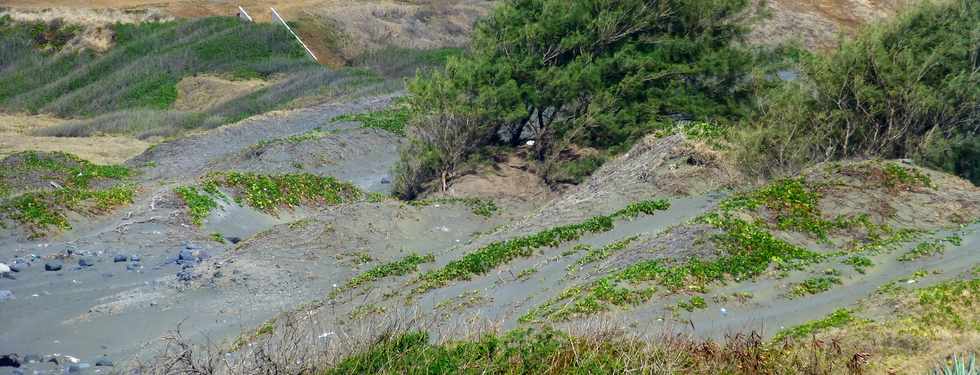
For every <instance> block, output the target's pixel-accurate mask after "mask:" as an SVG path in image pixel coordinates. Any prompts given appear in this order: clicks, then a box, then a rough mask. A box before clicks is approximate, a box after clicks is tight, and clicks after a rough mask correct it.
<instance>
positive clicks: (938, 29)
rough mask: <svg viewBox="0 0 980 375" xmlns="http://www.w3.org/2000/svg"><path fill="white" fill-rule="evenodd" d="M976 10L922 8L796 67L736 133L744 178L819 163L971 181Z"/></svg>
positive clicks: (974, 6) (976, 123) (979, 81)
mask: <svg viewBox="0 0 980 375" xmlns="http://www.w3.org/2000/svg"><path fill="white" fill-rule="evenodd" d="M978 56H980V3H978V2H976V1H966V0H954V1H947V2H939V3H924V4H922V5H919V6H916V7H914V8H911V9H909V10H908V11H907V12H905V13H904V14H902V15H900V16H898V17H896V18H895V19H893V20H891V21H889V22H886V23H881V24H875V25H871V26H869V27H867V28H866V29H864V30H863V31H862V32H861V33H860V34H859V35H858V36H857V37H855V38H854V39H852V40H845V41H843V42H842V44H841V46H840V48H839V49H838V50H837V51H833V52H830V53H826V54H818V55H812V56H810V57H808V58H804V59H803V61H802V63H801V71H802V73H803V74H802V78H801V79H800V80H799V81H795V82H790V83H787V84H786V85H784V87H781V88H779V89H777V90H773V91H772V92H770V94H769V95H767V96H766V98H765V100H764V101H763V104H762V106H761V109H762V111H761V113H762V114H761V119H760V120H759V121H758V122H757V123H756V125H755V126H754V127H752V128H751V129H750V130H747V131H746V132H744V133H743V134H742V137H741V139H740V140H739V142H737V143H739V144H740V145H741V152H739V158H740V161H741V164H742V165H744V166H747V167H748V169H749V170H750V171H751V172H754V173H757V174H760V175H772V174H779V173H783V172H792V171H795V170H797V169H798V168H799V167H801V166H803V165H805V164H808V163H812V162H818V161H823V160H831V159H841V158H852V157H884V158H904V157H916V156H919V157H921V159H923V160H925V161H926V162H928V163H929V164H931V165H932V166H938V167H942V168H944V169H946V170H949V171H955V172H957V173H959V174H961V175H964V176H967V177H970V178H972V179H973V180H974V182H977V181H978V180H977V175H978V174H980V173H978V171H980V169H978V168H980V167H978V160H980V159H978V158H977V155H978V154H980V146H978V142H977V138H976V133H977V131H978V128H980V69H978V67H980V57H978Z"/></svg>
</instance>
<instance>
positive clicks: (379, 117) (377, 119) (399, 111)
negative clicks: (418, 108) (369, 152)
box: [332, 106, 408, 135]
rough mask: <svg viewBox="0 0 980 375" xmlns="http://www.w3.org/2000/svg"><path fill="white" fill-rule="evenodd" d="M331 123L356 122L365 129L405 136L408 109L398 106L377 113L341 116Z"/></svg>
mask: <svg viewBox="0 0 980 375" xmlns="http://www.w3.org/2000/svg"><path fill="white" fill-rule="evenodd" d="M332 121H356V122H360V123H361V125H362V126H363V127H365V128H374V129H381V130H386V131H388V132H391V133H394V134H397V135H405V123H406V122H407V121H408V108H406V107H404V106H400V107H396V108H390V109H384V110H381V111H377V112H369V113H357V114H349V115H343V116H338V117H335V118H334V119H333V120H332Z"/></svg>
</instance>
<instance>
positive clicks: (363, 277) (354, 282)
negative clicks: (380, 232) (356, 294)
mask: <svg viewBox="0 0 980 375" xmlns="http://www.w3.org/2000/svg"><path fill="white" fill-rule="evenodd" d="M435 261H436V257H435V256H434V255H432V254H426V255H418V254H409V255H408V256H405V257H404V258H401V259H399V260H396V261H393V262H389V263H384V264H381V265H378V266H377V267H374V268H372V269H370V270H368V271H367V272H364V273H361V274H359V275H357V276H354V277H353V278H351V279H350V281H348V282H347V284H344V286H343V287H342V288H341V290H347V289H354V288H357V287H359V286H361V285H364V284H367V283H369V282H372V281H376V280H380V279H382V278H385V277H390V276H403V275H407V274H409V273H412V272H415V271H417V270H418V268H419V265H420V264H423V263H432V262H435Z"/></svg>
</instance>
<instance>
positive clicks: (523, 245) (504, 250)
mask: <svg viewBox="0 0 980 375" xmlns="http://www.w3.org/2000/svg"><path fill="white" fill-rule="evenodd" d="M668 208H670V203H669V202H667V201H666V200H662V199H661V200H650V201H643V202H637V203H632V204H630V205H628V206H626V207H625V208H623V209H622V210H619V211H617V212H615V213H613V214H611V215H606V216H594V217H592V218H590V219H588V220H586V221H584V222H581V223H576V224H569V225H563V226H559V227H555V228H551V229H547V230H543V231H540V232H537V233H534V234H531V235H528V236H523V237H518V238H514V239H510V240H505V241H498V242H493V243H491V244H489V245H486V246H484V247H482V248H480V249H477V250H475V251H473V252H471V253H468V254H466V255H464V256H463V257H462V258H460V259H457V260H454V261H451V262H449V263H448V264H446V265H445V266H444V267H442V268H440V269H437V270H432V271H429V272H426V273H423V274H422V275H421V276H419V278H418V280H417V282H416V283H417V286H416V288H415V292H416V293H422V292H425V291H427V290H431V289H435V288H439V287H442V286H444V285H446V284H448V283H449V282H451V281H453V280H466V279H469V278H470V277H472V276H474V275H479V274H484V273H486V272H488V271H490V270H491V269H493V268H494V267H497V266H499V265H502V264H505V263H507V262H510V261H511V260H513V259H515V258H518V257H527V256H530V255H532V254H533V253H534V252H535V251H536V250H538V249H541V248H545V247H555V246H558V245H560V244H562V243H567V242H569V241H574V240H577V239H579V238H581V237H582V236H583V235H585V234H588V233H599V232H605V231H609V230H610V229H612V228H613V226H614V221H615V220H617V219H632V218H635V217H636V216H637V215H639V214H641V213H642V214H646V215H653V214H654V213H655V212H656V211H659V210H666V209H668Z"/></svg>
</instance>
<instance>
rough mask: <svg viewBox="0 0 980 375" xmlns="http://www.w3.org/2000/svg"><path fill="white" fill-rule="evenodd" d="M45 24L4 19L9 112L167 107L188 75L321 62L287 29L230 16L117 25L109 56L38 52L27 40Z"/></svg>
mask: <svg viewBox="0 0 980 375" xmlns="http://www.w3.org/2000/svg"><path fill="white" fill-rule="evenodd" d="M44 27H47V26H46V25H43V24H31V23H14V22H11V21H9V20H8V19H4V20H2V21H0V47H2V48H3V50H2V51H0V56H3V60H0V67H2V70H0V81H2V82H4V85H3V86H2V87H0V106H2V107H3V108H4V109H7V110H11V111H26V112H47V113H52V114H55V115H58V116H63V117H79V116H94V115H101V114H106V113H109V112H112V111H117V110H124V109H134V108H155V109H166V108H168V107H169V106H170V104H172V103H173V101H174V100H175V99H176V84H177V82H178V81H180V79H181V78H183V77H186V76H190V75H194V74H197V73H203V72H209V73H219V74H225V75H229V76H231V77H234V78H262V77H269V76H271V75H273V74H276V73H287V72H291V71H295V70H297V69H309V68H311V67H316V66H317V65H316V64H315V63H314V62H312V61H310V60H309V59H308V58H307V57H306V56H305V55H304V53H303V50H302V48H300V47H299V46H298V45H296V43H295V42H294V41H293V40H292V39H291V38H290V36H289V35H288V34H287V33H286V32H285V31H283V30H281V28H278V27H276V26H275V25H272V24H258V23H256V24H252V23H242V22H239V21H238V20H237V19H235V18H231V17H209V18H201V19H195V20H189V21H170V22H157V23H142V24H138V25H132V24H117V25H115V26H113V29H114V31H115V42H116V46H115V47H114V48H112V49H111V50H110V51H109V52H107V53H105V54H96V53H94V52H91V51H81V52H72V51H67V50H65V51H62V52H43V51H38V50H37V48H36V47H37V46H36V45H34V43H32V42H26V41H32V40H36V33H37V30H38V29H39V28H41V29H43V28H44ZM8 56H9V57H8Z"/></svg>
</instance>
